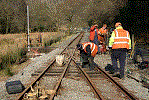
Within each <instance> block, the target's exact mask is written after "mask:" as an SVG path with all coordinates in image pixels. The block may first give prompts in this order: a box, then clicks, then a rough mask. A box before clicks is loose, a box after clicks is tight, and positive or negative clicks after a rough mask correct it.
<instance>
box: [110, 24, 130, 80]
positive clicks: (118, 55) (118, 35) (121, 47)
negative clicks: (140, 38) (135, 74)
mask: <svg viewBox="0 0 149 100" xmlns="http://www.w3.org/2000/svg"><path fill="white" fill-rule="evenodd" d="M115 27H116V29H115V30H114V31H113V32H112V35H111V37H110V40H109V49H112V50H111V59H112V65H113V67H114V74H113V77H119V78H120V79H121V78H123V77H124V69H125V60H126V53H127V51H128V50H130V49H131V39H130V35H129V32H128V31H126V30H124V29H123V27H122V24H121V23H120V22H117V23H116V24H115ZM117 59H119V63H120V68H118V64H117Z"/></svg>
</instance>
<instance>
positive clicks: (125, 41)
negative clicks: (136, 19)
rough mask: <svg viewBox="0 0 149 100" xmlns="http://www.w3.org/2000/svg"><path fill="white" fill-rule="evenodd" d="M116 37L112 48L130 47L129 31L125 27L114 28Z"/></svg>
mask: <svg viewBox="0 0 149 100" xmlns="http://www.w3.org/2000/svg"><path fill="white" fill-rule="evenodd" d="M114 33H115V37H114V43H113V45H112V49H119V48H127V49H129V33H128V31H126V30H123V29H115V30H114Z"/></svg>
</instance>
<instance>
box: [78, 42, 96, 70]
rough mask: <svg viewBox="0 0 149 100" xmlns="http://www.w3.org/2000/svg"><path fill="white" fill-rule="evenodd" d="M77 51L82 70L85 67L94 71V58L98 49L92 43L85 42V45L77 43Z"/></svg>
mask: <svg viewBox="0 0 149 100" xmlns="http://www.w3.org/2000/svg"><path fill="white" fill-rule="evenodd" d="M76 46H77V49H78V50H80V56H81V58H80V61H81V65H82V68H84V67H85V65H87V66H88V67H89V69H90V70H93V69H94V57H95V56H96V54H97V52H98V47H97V45H96V44H94V43H92V42H85V43H79V44H77V45H76Z"/></svg>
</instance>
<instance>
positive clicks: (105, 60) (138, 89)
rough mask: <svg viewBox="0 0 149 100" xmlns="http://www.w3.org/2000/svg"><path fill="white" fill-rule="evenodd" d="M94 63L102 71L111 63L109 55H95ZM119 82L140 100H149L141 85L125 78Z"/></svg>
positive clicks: (148, 95)
mask: <svg viewBox="0 0 149 100" xmlns="http://www.w3.org/2000/svg"><path fill="white" fill-rule="evenodd" d="M94 61H95V63H97V64H98V65H99V66H100V67H101V68H103V69H104V68H105V66H106V65H107V64H111V63H112V62H111V58H110V55H96V57H95V58H94ZM125 71H126V70H125ZM125 73H126V72H125ZM125 76H126V75H125ZM119 82H120V83H121V84H122V85H124V87H125V88H127V89H128V90H129V91H131V92H132V93H133V94H134V95H135V96H136V97H138V98H139V99H140V100H141V99H145V100H149V93H148V89H147V88H144V87H143V86H142V84H141V83H138V82H136V81H135V80H133V79H130V78H127V77H125V79H124V80H120V81H119ZM98 88H101V87H98ZM107 89H108V88H107Z"/></svg>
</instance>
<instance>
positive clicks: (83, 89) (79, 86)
mask: <svg viewBox="0 0 149 100" xmlns="http://www.w3.org/2000/svg"><path fill="white" fill-rule="evenodd" d="M61 85H62V88H63V91H62V92H61V95H58V96H56V97H55V98H54V100H85V99H87V100H98V99H96V98H94V94H93V92H90V91H91V89H90V87H89V86H88V85H87V83H86V82H84V81H76V80H73V79H69V78H63V80H62V83H61Z"/></svg>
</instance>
